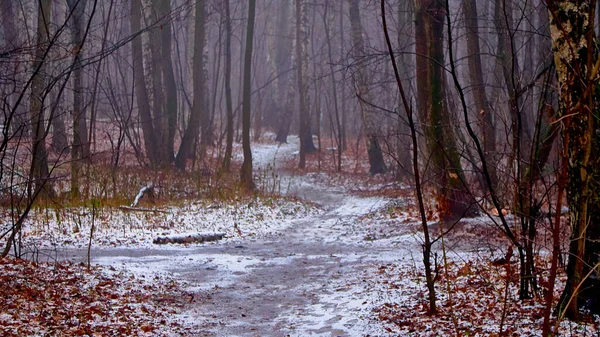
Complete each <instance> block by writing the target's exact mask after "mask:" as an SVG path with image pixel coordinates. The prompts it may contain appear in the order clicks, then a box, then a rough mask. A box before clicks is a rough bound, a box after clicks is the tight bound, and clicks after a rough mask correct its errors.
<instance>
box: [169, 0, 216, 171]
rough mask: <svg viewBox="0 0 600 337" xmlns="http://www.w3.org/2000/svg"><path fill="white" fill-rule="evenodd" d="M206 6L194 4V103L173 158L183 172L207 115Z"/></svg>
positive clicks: (203, 2) (201, 0)
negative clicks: (204, 59) (203, 115)
mask: <svg viewBox="0 0 600 337" xmlns="http://www.w3.org/2000/svg"><path fill="white" fill-rule="evenodd" d="M205 6H206V4H205V1H204V0H199V1H198V2H197V3H196V16H195V20H196V22H195V28H194V57H193V58H194V60H193V73H194V81H193V82H194V101H193V106H192V112H191V113H190V118H189V122H188V124H187V128H186V129H185V132H184V134H183V138H182V139H181V145H180V146H179V151H178V152H177V157H176V158H175V166H176V167H177V168H178V169H180V170H185V166H186V161H187V159H188V158H189V157H190V156H191V155H192V149H193V146H194V143H195V141H196V139H197V138H198V130H199V127H200V120H201V118H202V114H206V113H208V111H205V108H206V106H205V104H204V103H205V102H204V98H203V95H204V92H205V89H204V86H205V85H206V78H205V73H204V69H203V66H202V64H203V58H204V49H205V48H206V46H205V41H206V40H205V34H206V27H205V24H206V13H205V11H206V8H205Z"/></svg>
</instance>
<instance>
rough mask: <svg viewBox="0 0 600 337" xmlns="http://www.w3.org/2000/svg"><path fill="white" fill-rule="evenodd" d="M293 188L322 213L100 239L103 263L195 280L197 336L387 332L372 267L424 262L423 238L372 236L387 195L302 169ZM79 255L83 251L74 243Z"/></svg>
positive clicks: (266, 151)
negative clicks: (172, 234)
mask: <svg viewBox="0 0 600 337" xmlns="http://www.w3.org/2000/svg"><path fill="white" fill-rule="evenodd" d="M293 149H294V144H293V143H292V144H289V145H284V146H281V147H274V146H264V147H263V148H260V149H258V151H256V150H255V151H256V152H255V153H258V156H256V157H255V158H259V159H258V162H257V165H256V166H258V167H260V168H263V169H264V168H266V167H267V165H265V163H269V165H271V167H276V166H277V161H278V160H279V156H281V157H283V156H286V155H291V154H292V150H293ZM281 179H288V180H289V182H288V183H286V186H287V187H286V190H287V192H288V193H289V194H294V195H297V196H299V197H302V198H306V199H308V200H309V201H311V202H315V203H317V204H320V205H321V206H322V207H323V208H324V209H325V211H324V212H323V213H322V214H318V215H311V216H308V217H306V218H302V219H297V220H293V222H292V223H291V224H290V225H289V226H284V227H282V228H287V229H285V230H284V231H282V232H279V233H277V234H276V235H271V236H265V237H260V236H259V237H247V238H244V240H242V241H233V240H230V241H224V242H221V243H217V244H210V245H205V246H193V247H189V248H185V247H175V248H174V247H170V248H164V249H161V248H156V249H135V248H133V249H95V250H94V251H93V260H92V262H93V263H98V264H102V265H113V266H122V267H124V268H126V269H128V270H131V271H134V272H137V273H141V274H149V275H151V274H152V273H165V274H169V275H171V276H175V277H177V278H178V279H181V280H183V281H186V282H187V283H189V285H190V288H189V291H190V292H191V293H192V294H193V299H192V300H191V301H190V303H189V304H188V306H187V309H186V310H185V311H184V312H183V313H182V314H181V317H180V318H181V319H183V320H184V321H185V322H186V324H187V325H189V326H190V327H191V333H192V335H194V336H285V335H291V336H307V335H317V336H361V335H382V334H384V331H383V330H381V327H380V326H379V325H378V324H376V323H374V322H373V321H372V320H370V317H372V316H371V315H372V313H371V310H372V308H373V307H374V306H376V305H379V304H381V300H382V299H381V298H375V296H380V295H377V294H380V293H379V292H376V291H371V290H372V289H373V288H374V287H377V284H374V282H375V281H373V280H372V278H371V277H369V274H371V273H373V272H375V271H376V270H377V266H378V265H380V264H385V263H389V262H395V263H398V262H399V263H401V261H402V260H406V263H407V264H414V260H413V258H412V255H411V252H413V251H417V252H418V247H417V244H416V241H415V240H414V238H413V237H412V236H410V235H405V236H403V235H402V234H403V233H395V234H394V236H393V237H391V238H387V239H383V240H377V241H371V240H368V239H366V233H367V231H366V228H363V227H366V226H363V223H362V221H361V220H360V219H359V218H360V217H361V216H364V215H365V214H367V213H369V212H371V211H372V210H374V209H378V208H381V207H384V206H385V204H386V202H387V200H385V199H382V198H362V197H357V196H352V195H349V194H348V193H347V192H344V191H342V190H337V191H332V190H330V189H328V188H326V187H320V186H317V185H315V184H314V183H311V182H310V181H309V180H305V179H303V178H301V177H283V178H281ZM70 254H72V256H73V255H79V256H81V255H80V254H82V252H79V253H77V252H74V251H71V252H70Z"/></svg>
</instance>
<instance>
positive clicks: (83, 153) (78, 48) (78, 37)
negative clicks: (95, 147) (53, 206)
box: [67, 0, 90, 198]
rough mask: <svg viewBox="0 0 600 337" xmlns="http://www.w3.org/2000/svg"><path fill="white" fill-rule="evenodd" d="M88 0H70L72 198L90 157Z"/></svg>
mask: <svg viewBox="0 0 600 337" xmlns="http://www.w3.org/2000/svg"><path fill="white" fill-rule="evenodd" d="M86 2H87V1H86V0H68V1H67V4H68V5H69V10H70V11H71V13H72V16H71V18H72V24H71V43H72V44H73V50H74V51H75V56H74V57H75V60H74V66H75V69H74V71H73V91H74V92H73V145H72V146H71V198H79V196H80V191H79V176H80V171H81V160H82V159H89V155H90V153H89V144H88V143H87V140H88V137H87V127H86V123H85V111H83V83H82V82H83V79H82V76H83V70H82V67H81V66H80V63H81V52H82V49H83V14H84V11H85V5H86Z"/></svg>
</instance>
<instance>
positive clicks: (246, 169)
mask: <svg viewBox="0 0 600 337" xmlns="http://www.w3.org/2000/svg"><path fill="white" fill-rule="evenodd" d="M255 15H256V0H249V1H248V29H247V30H246V50H245V52H244V88H243V91H242V93H243V96H242V97H243V101H242V147H243V149H244V162H243V163H242V168H241V170H240V182H241V184H242V185H243V186H244V187H245V188H246V189H247V190H253V189H254V188H255V185H254V178H253V177H252V150H251V149H250V103H251V102H250V100H251V98H252V95H251V93H252V46H253V40H254V17H255Z"/></svg>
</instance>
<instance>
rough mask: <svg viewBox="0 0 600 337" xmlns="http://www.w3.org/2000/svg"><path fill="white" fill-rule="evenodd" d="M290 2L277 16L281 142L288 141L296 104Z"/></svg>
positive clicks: (288, 0) (288, 1)
mask: <svg viewBox="0 0 600 337" xmlns="http://www.w3.org/2000/svg"><path fill="white" fill-rule="evenodd" d="M290 3H291V0H283V1H281V3H280V5H279V6H280V7H279V16H278V18H277V37H276V39H277V41H276V43H275V44H276V51H275V67H276V68H277V73H278V74H281V75H280V77H279V78H278V79H277V93H278V99H277V105H278V110H279V113H278V116H277V119H278V121H277V125H278V127H277V136H276V137H275V140H276V141H278V142H280V143H286V142H287V137H288V134H289V132H290V124H291V122H292V111H293V104H294V96H295V90H294V85H293V82H294V75H293V73H292V74H291V75H288V69H289V68H290V66H291V65H292V43H293V39H292V37H291V36H290V34H291V33H292V32H291V31H290V29H289V22H290V18H291V17H290V7H291V6H290Z"/></svg>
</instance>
